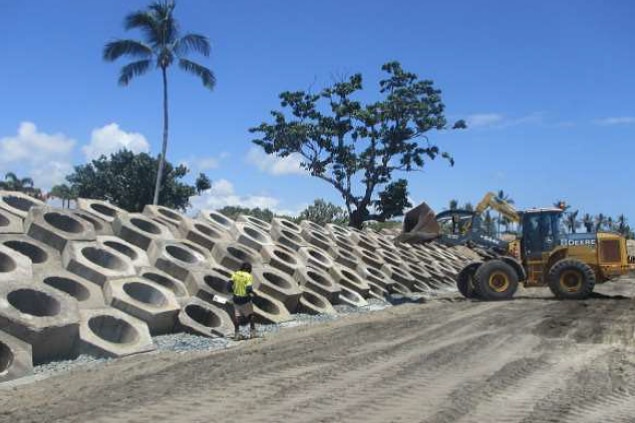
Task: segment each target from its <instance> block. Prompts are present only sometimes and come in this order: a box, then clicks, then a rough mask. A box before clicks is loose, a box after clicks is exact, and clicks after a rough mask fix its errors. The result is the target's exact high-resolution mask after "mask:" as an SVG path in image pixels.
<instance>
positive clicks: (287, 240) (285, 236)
mask: <svg viewBox="0 0 635 423" xmlns="http://www.w3.org/2000/svg"><path fill="white" fill-rule="evenodd" d="M271 237H272V238H273V240H274V241H275V242H277V243H278V244H280V245H284V246H285V247H287V248H290V249H292V250H293V251H298V250H299V249H300V248H302V247H304V246H306V245H307V242H306V241H305V240H304V238H302V236H301V235H300V234H298V233H296V232H294V231H291V230H289V229H286V228H276V227H274V228H273V229H272V230H271Z"/></svg>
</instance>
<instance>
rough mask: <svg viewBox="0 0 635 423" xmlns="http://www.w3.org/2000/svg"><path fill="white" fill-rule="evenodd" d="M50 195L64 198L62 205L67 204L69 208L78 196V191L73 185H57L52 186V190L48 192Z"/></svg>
mask: <svg viewBox="0 0 635 423" xmlns="http://www.w3.org/2000/svg"><path fill="white" fill-rule="evenodd" d="M48 197H49V198H50V197H54V198H59V199H60V200H62V207H64V204H66V207H67V208H70V206H71V200H74V199H75V198H77V193H76V192H75V190H74V189H73V188H71V187H69V186H68V185H66V184H61V185H55V186H53V187H52V188H51V191H50V192H49V193H48Z"/></svg>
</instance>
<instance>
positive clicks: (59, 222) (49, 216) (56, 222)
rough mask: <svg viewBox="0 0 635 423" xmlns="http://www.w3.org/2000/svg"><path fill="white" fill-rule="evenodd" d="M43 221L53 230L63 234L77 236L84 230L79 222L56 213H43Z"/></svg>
mask: <svg viewBox="0 0 635 423" xmlns="http://www.w3.org/2000/svg"><path fill="white" fill-rule="evenodd" d="M44 220H45V221H46V223H48V224H49V225H51V226H52V227H54V228H55V229H58V230H60V231H63V232H69V233H73V234H78V233H80V232H82V231H83V230H84V225H82V223H81V222H80V221H79V220H77V219H73V218H72V217H70V216H67V215H64V214H61V213H58V212H47V213H44Z"/></svg>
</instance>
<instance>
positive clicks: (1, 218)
mask: <svg viewBox="0 0 635 423" xmlns="http://www.w3.org/2000/svg"><path fill="white" fill-rule="evenodd" d="M21 233H24V225H23V221H22V218H20V217H19V216H16V215H14V214H12V213H9V212H8V211H7V210H3V209H0V234H21Z"/></svg>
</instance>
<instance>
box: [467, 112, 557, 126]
mask: <svg viewBox="0 0 635 423" xmlns="http://www.w3.org/2000/svg"><path fill="white" fill-rule="evenodd" d="M466 121H467V127H468V129H470V128H497V129H500V128H508V127H510V126H516V125H524V124H541V123H543V122H544V113H543V112H534V113H530V114H528V115H525V116H519V117H508V116H505V115H503V114H500V113H477V114H472V115H468V117H467V118H466Z"/></svg>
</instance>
